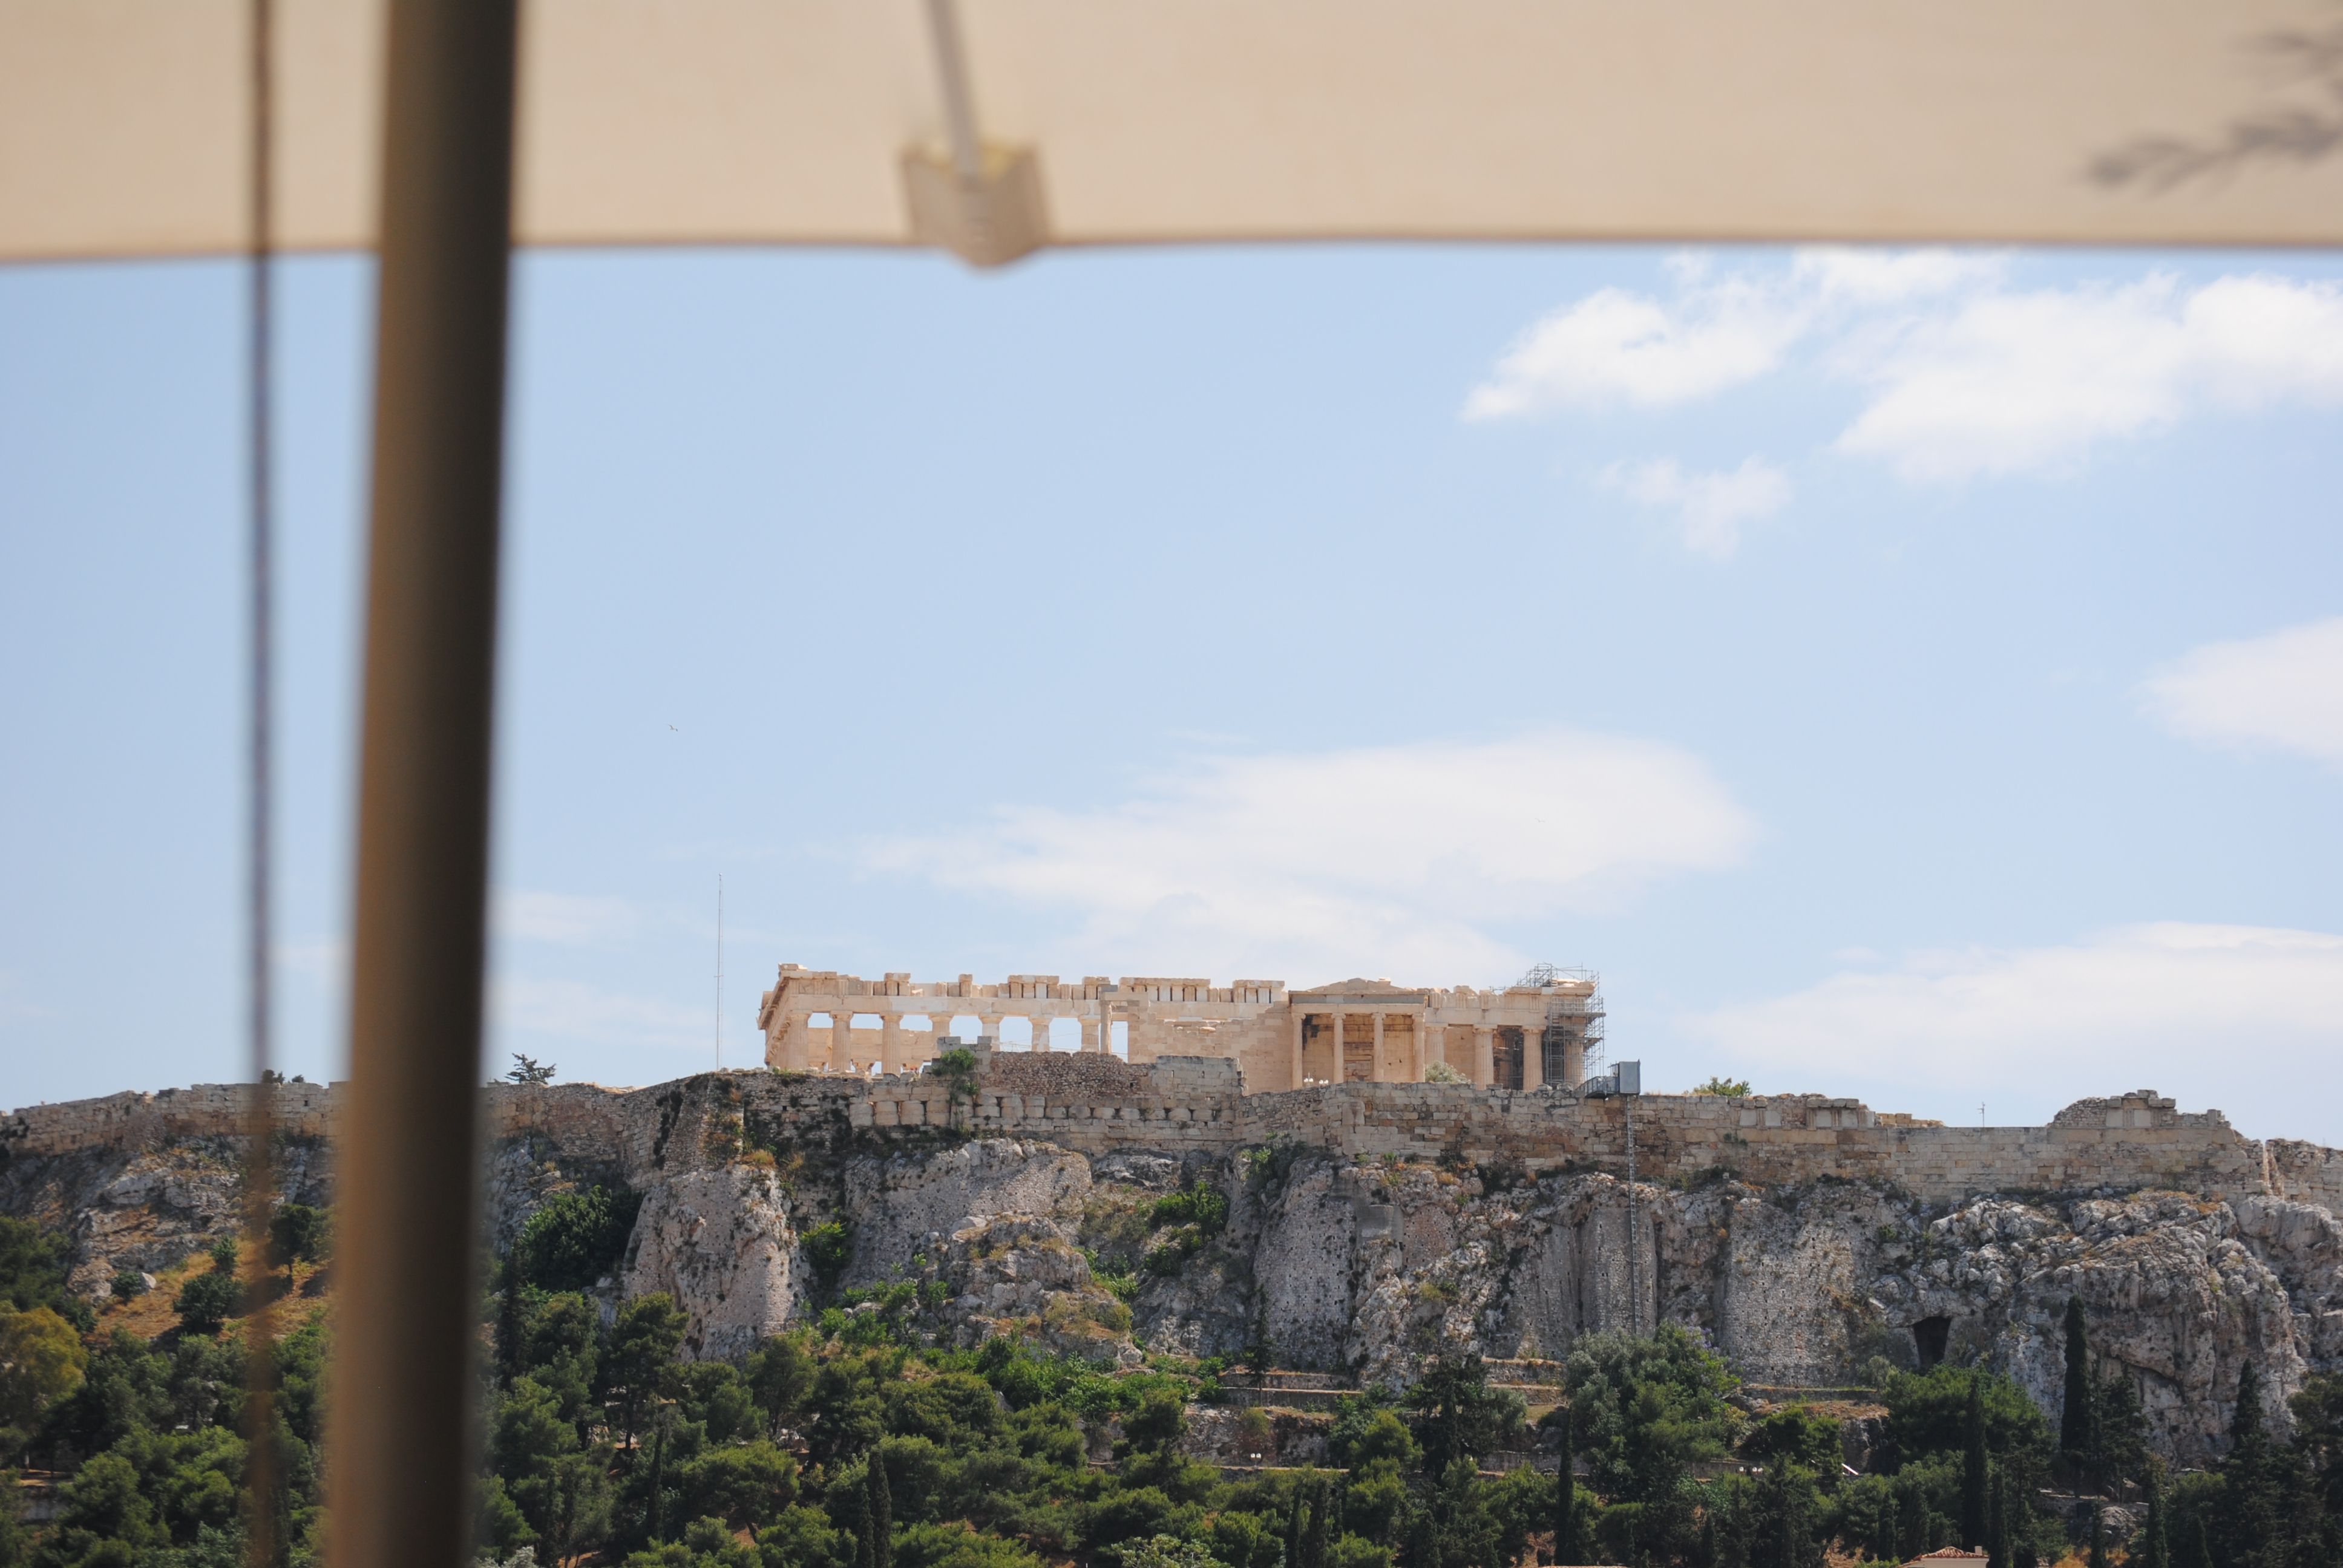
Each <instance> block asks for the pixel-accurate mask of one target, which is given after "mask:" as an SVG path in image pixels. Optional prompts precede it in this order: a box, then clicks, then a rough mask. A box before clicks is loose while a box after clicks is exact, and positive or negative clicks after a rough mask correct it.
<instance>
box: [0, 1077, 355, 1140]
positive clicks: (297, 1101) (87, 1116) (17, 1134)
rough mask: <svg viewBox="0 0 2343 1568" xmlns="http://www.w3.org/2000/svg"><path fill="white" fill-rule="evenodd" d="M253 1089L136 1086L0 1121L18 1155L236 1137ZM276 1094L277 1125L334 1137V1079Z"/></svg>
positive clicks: (284, 1086) (288, 1086)
mask: <svg viewBox="0 0 2343 1568" xmlns="http://www.w3.org/2000/svg"><path fill="white" fill-rule="evenodd" d="M251 1095H252V1087H251V1085H249V1084H244V1083H198V1084H196V1085H194V1086H193V1087H192V1088H187V1089H166V1090H161V1091H157V1092H156V1093H153V1094H142V1093H138V1092H136V1091H128V1092H125V1093H122V1094H109V1095H107V1096H106V1097H105V1098H104V1099H102V1100H69V1101H61V1102H59V1103H57V1104H55V1105H35V1106H28V1107H26V1108H25V1109H24V1110H21V1111H14V1112H12V1113H10V1114H9V1115H8V1116H7V1117H6V1118H5V1120H0V1151H5V1152H6V1153H7V1154H9V1155H12V1156H13V1155H16V1154H27V1155H33V1154H69V1153H72V1152H74V1151H76V1150H82V1149H110V1148H124V1147H130V1146H135V1145H143V1144H150V1143H160V1142H163V1141H166V1140H169V1139H174V1138H213V1137H235V1136H237V1135H239V1134H241V1133H242V1132H243V1131H244V1125H245V1118H246V1116H247V1115H248V1114H249V1113H250V1106H251V1103H252V1101H251ZM274 1098H275V1116H276V1122H277V1127H278V1128H280V1129H282V1130H283V1131H287V1132H289V1133H292V1134H294V1135H296V1136H298V1137H308V1138H325V1137H328V1136H330V1135H331V1133H332V1131H333V1114H334V1099H335V1091H334V1089H333V1087H332V1086H331V1085H328V1084H323V1083H280V1084H277V1086H276V1087H275V1090H274Z"/></svg>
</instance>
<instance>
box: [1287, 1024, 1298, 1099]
mask: <svg viewBox="0 0 2343 1568" xmlns="http://www.w3.org/2000/svg"><path fill="white" fill-rule="evenodd" d="M1286 1087H1287V1088H1289V1089H1299V1088H1301V1087H1302V1010H1301V1009H1300V1008H1298V1007H1297V1008H1295V1009H1294V1010H1293V1081H1292V1082H1291V1083H1289V1084H1287V1085H1286Z"/></svg>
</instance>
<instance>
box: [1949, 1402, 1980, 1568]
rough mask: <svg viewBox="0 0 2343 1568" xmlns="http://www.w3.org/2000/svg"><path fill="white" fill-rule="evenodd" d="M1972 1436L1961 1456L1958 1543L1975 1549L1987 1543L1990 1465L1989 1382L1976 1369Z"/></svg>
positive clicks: (1970, 1415)
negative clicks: (1987, 1443) (1987, 1426)
mask: <svg viewBox="0 0 2343 1568" xmlns="http://www.w3.org/2000/svg"><path fill="white" fill-rule="evenodd" d="M1964 1424H1965V1425H1966V1427H1967V1432H1966V1437H1967V1439H1968V1442H1967V1444H1966V1452H1965V1453H1963V1455H1962V1456H1961V1538H1960V1540H1959V1541H1958V1542H1956V1543H1955V1544H1956V1545H1960V1546H1966V1547H1969V1548H1971V1549H1975V1548H1976V1547H1978V1546H1982V1545H1983V1544H1984V1543H1985V1538H1986V1519H1987V1513H1986V1503H1987V1501H1988V1500H1987V1498H1986V1479H1987V1476H1986V1471H1987V1465H1986V1449H1985V1384H1984V1382H1982V1381H1981V1380H1980V1379H1979V1377H1978V1376H1977V1374H1976V1372H1971V1373H1970V1374H1969V1407H1968V1412H1967V1419H1966V1422H1965V1423H1964Z"/></svg>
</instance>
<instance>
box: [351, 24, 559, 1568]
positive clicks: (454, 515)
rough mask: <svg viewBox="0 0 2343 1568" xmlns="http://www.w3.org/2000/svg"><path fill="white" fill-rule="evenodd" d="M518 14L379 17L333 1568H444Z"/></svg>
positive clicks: (456, 1546) (456, 1388) (456, 1372)
mask: <svg viewBox="0 0 2343 1568" xmlns="http://www.w3.org/2000/svg"><path fill="white" fill-rule="evenodd" d="M515 51H516V5H515V0H391V4H390V6H389V50H388V79H387V85H386V92H385V107H386V127H385V137H384V157H383V186H382V226H381V235H382V242H381V246H382V247H381V253H380V274H379V280H378V285H377V287H378V301H377V321H376V357H375V413H374V419H375V425H374V476H373V525H372V538H371V542H370V547H369V554H368V559H367V648H366V687H365V701H366V709H365V720H364V729H363V739H362V743H361V745H362V756H361V759H360V771H359V799H358V866H357V933H356V940H355V943H354V951H353V964H352V971H351V1019H350V1053H351V1061H350V1101H349V1114H348V1118H347V1122H346V1123H345V1125H344V1126H343V1127H342V1129H341V1130H340V1131H341V1171H340V1188H341V1200H340V1201H341V1208H342V1217H343V1221H344V1223H343V1225H342V1227H341V1231H342V1238H343V1240H342V1245H341V1247H340V1250H339V1251H340V1255H339V1256H338V1257H337V1261H336V1272H337V1274H339V1275H340V1276H341V1277H340V1278H339V1279H338V1280H337V1282H336V1286H337V1288H336V1291H335V1295H336V1298H337V1308H336V1314H337V1321H336V1353H335V1366H334V1383H333V1400H332V1407H331V1422H332V1429H331V1438H330V1441H329V1443H328V1447H327V1460H328V1463H329V1464H330V1466H331V1471H330V1474H329V1478H328V1483H329V1492H328V1500H329V1501H328V1506H329V1508H330V1510H331V1512H330V1515H329V1517H330V1520H331V1525H330V1532H331V1539H330V1543H329V1546H328V1555H329V1560H330V1561H331V1563H333V1564H334V1565H335V1568H458V1564H460V1563H463V1562H464V1561H465V1560H466V1558H467V1555H468V1544H469V1540H468V1538H469V1535H470V1527H471V1515H472V1477H471V1472H472V1468H473V1449H474V1444H473V1442H472V1436H471V1421H470V1412H469V1411H468V1390H469V1388H470V1385H471V1382H472V1377H473V1365H472V1362H473V1357H474V1351H475V1339H474V1335H473V1332H472V1320H473V1315H474V1306H473V1302H472V1257H473V1251H474V1247H475V1245H476V1233H477V1230H478V1226H477V1223H476V1211H477V1202H478V1193H477V1191H476V1189H477V1186H478V1178H477V1165H478V1142H479V1140H478V1097H479V1070H480V1068H479V1056H480V999H481V984H482V969H483V947H484V939H485V929H484V928H485V905H486V894H487V878H488V767H489V758H490V749H491V748H490V741H491V733H490V732H491V727H492V719H493V715H494V709H495V685H496V621H497V562H498V503H499V499H500V491H501V489H502V485H503V449H504V387H505V317H506V299H507V292H508V283H507V275H508V267H509V265H510V245H511V206H512V196H511V191H512V146H513V78H514V56H515Z"/></svg>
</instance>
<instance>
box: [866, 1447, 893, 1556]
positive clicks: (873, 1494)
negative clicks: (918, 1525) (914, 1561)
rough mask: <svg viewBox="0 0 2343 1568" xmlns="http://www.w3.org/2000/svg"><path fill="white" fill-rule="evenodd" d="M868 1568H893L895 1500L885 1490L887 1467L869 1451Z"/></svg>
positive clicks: (874, 1452)
mask: <svg viewBox="0 0 2343 1568" xmlns="http://www.w3.org/2000/svg"><path fill="white" fill-rule="evenodd" d="M894 1513H895V1500H894V1498H893V1497H892V1496H891V1495H890V1493H889V1492H888V1490H887V1466H886V1465H885V1464H884V1463H883V1462H880V1458H879V1451H878V1450H877V1449H875V1448H874V1449H872V1450H871V1451H870V1568H894V1562H895V1523H894Z"/></svg>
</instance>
